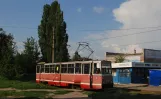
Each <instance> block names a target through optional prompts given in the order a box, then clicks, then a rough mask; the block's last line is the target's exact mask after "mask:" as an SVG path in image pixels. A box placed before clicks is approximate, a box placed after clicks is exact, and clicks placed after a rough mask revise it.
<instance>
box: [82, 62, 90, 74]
mask: <svg viewBox="0 0 161 99" xmlns="http://www.w3.org/2000/svg"><path fill="white" fill-rule="evenodd" d="M89 70H90V64H83V71H84V73H83V74H89Z"/></svg>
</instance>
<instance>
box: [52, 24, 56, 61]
mask: <svg viewBox="0 0 161 99" xmlns="http://www.w3.org/2000/svg"><path fill="white" fill-rule="evenodd" d="M54 43H55V31H54V27H53V44H52V63H54V60H55V45H54Z"/></svg>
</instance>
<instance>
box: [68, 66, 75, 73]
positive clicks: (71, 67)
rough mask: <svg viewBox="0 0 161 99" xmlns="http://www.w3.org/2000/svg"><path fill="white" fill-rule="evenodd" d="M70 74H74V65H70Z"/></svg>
mask: <svg viewBox="0 0 161 99" xmlns="http://www.w3.org/2000/svg"><path fill="white" fill-rule="evenodd" d="M68 73H71V74H74V64H68Z"/></svg>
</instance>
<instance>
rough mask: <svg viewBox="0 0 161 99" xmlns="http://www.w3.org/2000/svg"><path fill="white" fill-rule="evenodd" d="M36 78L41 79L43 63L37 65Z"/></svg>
mask: <svg viewBox="0 0 161 99" xmlns="http://www.w3.org/2000/svg"><path fill="white" fill-rule="evenodd" d="M36 79H38V80H39V81H40V79H41V65H37V66H36Z"/></svg>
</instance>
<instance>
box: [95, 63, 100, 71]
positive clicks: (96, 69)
mask: <svg viewBox="0 0 161 99" xmlns="http://www.w3.org/2000/svg"><path fill="white" fill-rule="evenodd" d="M94 74H101V70H100V68H97V64H96V63H94Z"/></svg>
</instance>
